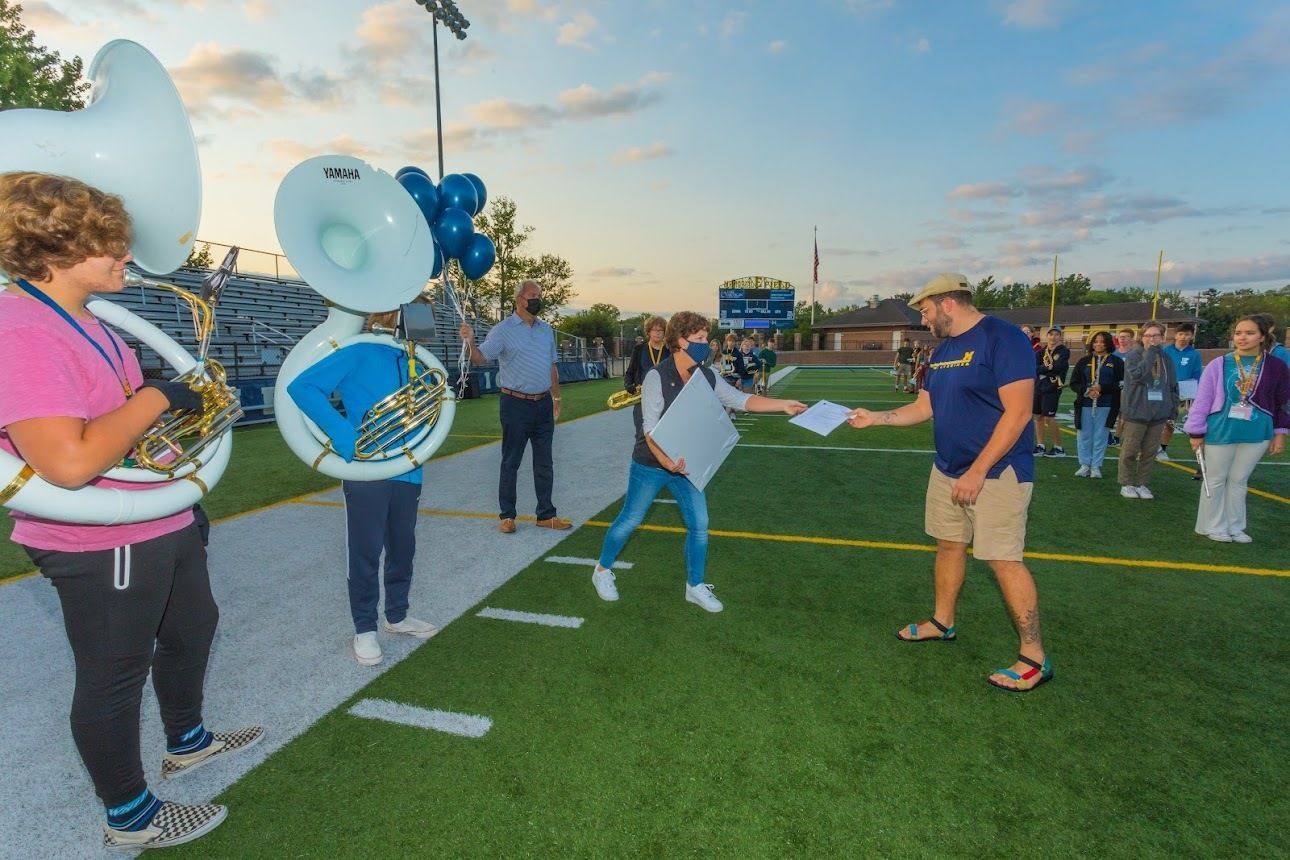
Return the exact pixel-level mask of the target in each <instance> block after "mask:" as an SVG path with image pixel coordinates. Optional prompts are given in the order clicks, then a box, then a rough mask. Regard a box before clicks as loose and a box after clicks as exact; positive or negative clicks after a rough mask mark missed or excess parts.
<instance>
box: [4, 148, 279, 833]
mask: <svg viewBox="0 0 1290 860" xmlns="http://www.w3.org/2000/svg"><path fill="white" fill-rule="evenodd" d="M130 231H131V225H130V216H129V215H128V214H127V213H126V211H125V208H124V206H123V205H122V203H121V201H120V199H119V198H117V197H114V196H111V195H108V194H104V193H102V192H101V191H98V190H96V189H94V188H91V187H89V186H88V185H85V184H84V183H82V182H79V181H77V180H75V179H69V178H67V177H62V176H49V175H46V174H40V173H4V174H0V271H3V272H4V273H5V274H6V275H7V276H8V279H9V280H10V282H11V283H9V284H8V286H7V288H6V289H4V290H3V291H0V447H3V448H4V450H6V451H8V452H9V453H11V454H13V455H15V456H17V457H20V458H22V459H23V460H25V461H26V462H27V464H28V465H29V466H31V467H32V468H33V469H34V470H35V471H36V474H37V475H39V476H40V477H41V478H42V479H44V480H45V481H48V482H50V483H52V484H56V485H58V486H61V487H66V488H69V489H75V488H79V487H83V486H87V485H92V486H106V487H110V486H116V487H122V488H125V489H139V490H140V491H143V492H146V489H143V488H141V487H139V486H138V485H134V484H123V483H120V482H111V481H107V480H105V479H103V478H101V477H99V474H100V473H101V472H103V471H105V470H106V469H108V468H110V467H112V466H113V465H115V464H117V463H119V462H120V461H121V460H122V459H123V458H124V457H126V456H127V455H128V454H129V453H130V451H131V450H132V449H133V448H134V446H135V445H136V443H137V442H138V440H139V438H140V437H141V436H142V435H143V434H144V432H146V431H147V430H148V428H150V427H151V426H152V425H153V423H154V422H155V421H156V420H157V418H158V417H160V416H161V415H162V414H163V413H165V412H168V411H170V410H171V409H184V410H190V411H192V410H200V409H201V408H202V405H201V398H200V397H198V396H197V395H196V394H195V393H194V392H192V391H191V390H190V389H189V388H188V387H187V386H186V385H184V384H183V383H178V382H165V381H160V380H157V381H150V382H146V383H145V382H144V381H143V378H142V373H141V372H140V370H139V364H138V361H137V360H136V358H135V356H134V352H133V350H131V349H130V348H129V347H128V346H127V345H126V344H125V343H124V342H123V341H122V340H121V338H120V337H119V336H118V335H116V334H115V333H113V332H112V331H110V330H109V329H108V328H107V326H105V325H103V324H102V323H101V322H100V321H99V320H98V319H97V318H95V317H94V316H93V315H92V314H90V313H89V312H88V311H87V310H86V309H85V304H86V302H87V301H88V300H89V298H90V297H91V295H92V294H94V293H114V292H118V291H120V290H121V288H122V287H123V286H124V282H123V279H124V275H125V264H126V263H127V262H129V260H130V259H131V258H130V252H129V246H130V236H131V232H130ZM13 518H14V530H13V540H14V541H15V542H16V543H18V544H21V545H22V546H23V548H24V549H26V551H27V554H28V555H29V556H31V559H32V561H33V562H35V564H36V566H37V567H39V568H40V572H41V573H42V574H43V575H44V576H45V577H47V578H48V579H49V580H50V582H51V583H52V584H53V585H54V588H55V590H56V591H57V592H58V598H59V603H60V604H61V606H62V610H63V622H64V625H65V627H66V630H67V638H68V641H69V642H70V644H71V646H72V652H73V655H74V657H75V660H76V691H75V694H74V695H73V697H72V713H71V724H72V737H73V739H74V740H75V742H76V747H77V750H78V751H79V752H80V755H81V760H82V761H83V762H84V763H85V768H86V770H88V771H89V774H90V778H91V779H92V780H93V782H94V789H95V791H96V792H97V793H98V796H99V798H100V799H101V800H102V801H103V804H104V806H105V807H106V810H107V822H106V824H105V826H104V844H105V845H107V846H109V847H118V846H125V847H130V846H137V847H161V846H165V845H175V844H178V843H180V842H187V841H190V840H192V839H196V838H197V837H199V836H202V835H203V834H205V833H207V832H209V831H210V830H212V829H214V828H215V827H216V826H218V825H219V823H220V822H221V821H223V820H224V817H225V815H226V814H227V810H225V808H224V807H222V806H213V805H181V804H176V803H168V802H163V801H161V800H159V799H158V798H157V797H156V796H154V795H153V794H152V792H151V791H150V790H149V788H148V783H147V780H146V779H145V778H144V774H143V764H142V762H141V760H140V749H139V708H140V705H141V703H142V696H143V685H144V681H145V680H146V679H147V677H148V674H149V672H150V671H151V674H152V681H153V686H154V687H155V689H156V692H157V699H158V701H159V703H160V705H161V718H162V722H163V724H164V726H165V730H166V751H165V753H164V754H163V755H162V757H161V773H162V777H163V778H171V777H176V776H181V775H183V774H186V773H188V772H190V771H191V770H193V769H194V768H196V767H199V766H201V765H203V764H206V763H208V762H210V761H211V760H212V759H214V758H216V757H217V756H219V755H221V754H223V753H226V752H231V751H233V750H237V749H243V748H245V747H247V746H250V745H251V744H253V743H255V742H256V741H258V740H260V738H261V737H262V735H263V731H262V730H261V729H260V727H258V726H254V727H251V728H247V729H241V730H238V731H235V732H212V731H210V730H208V729H207V728H206V727H205V725H204V723H203V721H202V688H203V684H204V681H205V676H206V663H207V659H208V657H209V655H210V646H211V640H212V639H213V638H214V636H215V627H216V624H217V622H218V620H219V610H218V608H217V607H216V605H215V600H214V598H213V597H212V596H211V589H210V580H209V578H208V576H207V571H206V550H205V548H204V547H203V546H202V542H201V539H200V537H199V535H198V529H197V526H196V525H195V524H194V522H193V514H192V511H191V510H184V511H181V512H179V513H176V514H174V515H172V516H168V517H163V518H161V519H156V520H151V521H149V522H141V523H133V524H130V525H112V526H106V525H79V524H74V523H64V522H57V521H53V520H46V519H39V518H36V517H31V516H26V515H24V514H21V513H18V512H14V513H13Z"/></svg>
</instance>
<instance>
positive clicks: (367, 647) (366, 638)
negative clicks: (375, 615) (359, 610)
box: [354, 630, 384, 666]
mask: <svg viewBox="0 0 1290 860" xmlns="http://www.w3.org/2000/svg"><path fill="white" fill-rule="evenodd" d="M382 656H384V655H382V654H381V643H380V642H379V641H377V638H376V631H375V630H373V631H372V632H371V633H359V634H356V635H355V636H354V659H355V660H357V661H358V665H360V666H375V665H376V664H377V663H379V662H381V657H382Z"/></svg>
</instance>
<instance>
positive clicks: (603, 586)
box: [591, 565, 618, 600]
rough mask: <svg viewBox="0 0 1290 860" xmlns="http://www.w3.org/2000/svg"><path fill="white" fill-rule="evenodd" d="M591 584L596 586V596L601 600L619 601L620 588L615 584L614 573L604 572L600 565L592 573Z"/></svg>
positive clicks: (610, 571)
mask: <svg viewBox="0 0 1290 860" xmlns="http://www.w3.org/2000/svg"><path fill="white" fill-rule="evenodd" d="M591 584H592V585H594V586H596V594H599V595H600V599H601V600H617V599H618V586H617V585H615V584H614V572H613V571H612V570H603V569H602V568H601V567H600V565H596V569H595V570H594V571H592V573H591Z"/></svg>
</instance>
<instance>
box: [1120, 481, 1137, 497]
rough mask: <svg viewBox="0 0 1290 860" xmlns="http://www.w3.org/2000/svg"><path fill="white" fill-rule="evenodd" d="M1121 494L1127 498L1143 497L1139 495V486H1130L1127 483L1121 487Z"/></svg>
mask: <svg viewBox="0 0 1290 860" xmlns="http://www.w3.org/2000/svg"><path fill="white" fill-rule="evenodd" d="M1120 495H1122V496H1124V497H1125V498H1126V499H1140V498H1142V497H1141V496H1139V495H1138V488H1137V487H1130V486H1128V485H1127V484H1126V485H1125V486H1123V487H1121V488H1120Z"/></svg>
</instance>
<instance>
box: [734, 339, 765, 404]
mask: <svg viewBox="0 0 1290 860" xmlns="http://www.w3.org/2000/svg"><path fill="white" fill-rule="evenodd" d="M739 368H740V369H739V390H740V391H746V392H748V393H749V394H754V393H756V391H755V389H756V387H757V374H758V373H760V372H761V359H760V358H758V357H757V356H756V355H754V354H753V339H752V338H750V337H746V338H744V340H743V343H742V344H740V346H739Z"/></svg>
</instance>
